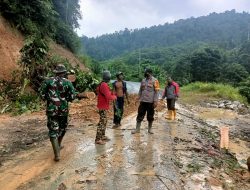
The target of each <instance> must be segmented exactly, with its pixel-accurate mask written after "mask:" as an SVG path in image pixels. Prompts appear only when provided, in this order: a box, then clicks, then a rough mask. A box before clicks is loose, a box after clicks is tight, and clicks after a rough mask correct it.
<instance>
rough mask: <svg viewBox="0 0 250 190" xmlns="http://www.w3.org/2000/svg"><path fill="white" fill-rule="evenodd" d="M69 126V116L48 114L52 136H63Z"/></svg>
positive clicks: (48, 124) (50, 134) (48, 125)
mask: <svg viewBox="0 0 250 190" xmlns="http://www.w3.org/2000/svg"><path fill="white" fill-rule="evenodd" d="M67 126H68V116H47V127H48V129H49V137H50V138H58V137H63V136H64V135H65V133H66V129H67Z"/></svg>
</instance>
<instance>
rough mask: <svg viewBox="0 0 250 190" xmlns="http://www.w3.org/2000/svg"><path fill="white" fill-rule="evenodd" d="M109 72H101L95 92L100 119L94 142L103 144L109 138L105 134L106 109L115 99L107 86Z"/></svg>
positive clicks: (109, 76)
mask: <svg viewBox="0 0 250 190" xmlns="http://www.w3.org/2000/svg"><path fill="white" fill-rule="evenodd" d="M110 78H111V74H110V72H109V71H104V72H103V74H102V82H101V83H100V84H99V85H98V87H97V89H96V92H97V108H98V110H99V116H100V120H99V123H98V125H97V130H96V138H95V144H99V145H104V144H105V143H106V141H109V140H110V139H109V138H108V137H107V136H106V135H105V133H106V127H107V122H108V118H107V111H108V110H109V103H110V101H112V100H115V99H116V96H115V95H113V94H112V93H111V90H110V88H109V86H108V82H109V81H110Z"/></svg>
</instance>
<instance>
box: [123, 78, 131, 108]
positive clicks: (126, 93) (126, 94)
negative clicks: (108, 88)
mask: <svg viewBox="0 0 250 190" xmlns="http://www.w3.org/2000/svg"><path fill="white" fill-rule="evenodd" d="M124 93H125V96H126V99H127V102H128V104H129V103H130V102H129V99H128V91H127V84H126V82H124Z"/></svg>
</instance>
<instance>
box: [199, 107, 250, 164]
mask: <svg viewBox="0 0 250 190" xmlns="http://www.w3.org/2000/svg"><path fill="white" fill-rule="evenodd" d="M199 117H200V118H201V119H203V120H207V121H209V123H210V124H211V123H214V124H215V125H217V126H218V127H219V128H221V127H224V126H225V125H224V126H223V123H220V120H227V121H228V122H229V123H230V122H231V123H234V122H235V119H237V117H238V114H237V113H236V112H234V111H232V110H225V109H219V108H201V109H200V112H199ZM233 121H234V122H233ZM236 127H238V126H235V127H234V126H229V137H227V138H229V143H228V147H229V150H230V152H232V153H234V154H235V156H236V158H237V160H238V162H239V164H240V165H241V166H242V167H244V168H247V165H246V160H247V158H248V156H249V152H250V144H249V142H247V141H243V140H240V139H238V138H235V137H233V136H232V135H231V134H232V130H237V128H236ZM238 130H239V129H238Z"/></svg>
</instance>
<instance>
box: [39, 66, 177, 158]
mask: <svg viewBox="0 0 250 190" xmlns="http://www.w3.org/2000/svg"><path fill="white" fill-rule="evenodd" d="M54 73H55V75H56V76H55V77H51V78H49V79H47V80H45V81H44V83H43V84H42V86H41V97H42V99H44V100H46V101H47V109H46V115H47V127H48V129H49V137H50V141H51V144H52V148H53V151H54V155H55V158H54V160H55V161H59V160H60V150H61V149H62V148H63V146H62V140H63V137H64V135H65V133H66V128H67V126H68V114H69V107H68V102H71V101H73V100H74V99H75V98H81V96H80V94H78V93H77V92H76V91H75V89H74V86H73V85H72V83H71V82H70V81H69V80H68V79H66V78H67V77H66V75H67V70H66V68H65V66H64V65H61V64H59V65H57V67H56V68H55V70H54ZM123 77H124V75H123V73H122V72H118V73H117V74H116V78H117V80H115V81H114V82H113V83H112V90H111V89H110V88H109V85H108V83H109V82H110V79H111V74H110V72H109V71H104V72H103V76H102V82H101V83H100V84H99V85H98V87H97V89H96V92H97V108H98V111H99V116H100V120H99V123H98V125H97V131H96V138H95V144H99V145H104V144H105V143H106V142H107V141H109V140H110V139H109V138H108V137H107V136H106V135H105V132H106V127H107V121H108V119H107V111H108V110H109V109H110V107H109V105H110V102H111V101H113V109H114V118H113V123H114V126H113V128H117V127H119V126H121V120H122V117H123V112H124V103H125V99H126V100H127V102H128V104H129V103H130V102H129V98H128V92H127V85H126V82H125V81H124V80H123ZM144 77H145V78H144V79H143V80H142V82H141V85H140V89H139V93H138V98H137V101H139V102H140V104H139V107H138V113H137V117H136V128H135V130H133V131H132V134H135V133H140V128H141V122H142V121H143V119H144V117H145V115H146V114H147V120H148V133H149V134H153V131H152V126H153V121H154V112H155V108H156V107H157V104H158V100H159V90H160V84H159V82H158V80H157V79H156V78H155V77H153V72H152V69H149V68H147V69H145V72H144ZM178 93H179V87H178V85H177V83H175V82H174V81H172V79H171V78H168V80H167V85H166V87H165V89H164V92H163V95H162V99H164V98H166V99H167V105H168V117H167V118H168V119H170V120H174V119H175V116H176V110H175V101H176V99H177V98H178V96H179V95H178Z"/></svg>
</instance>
